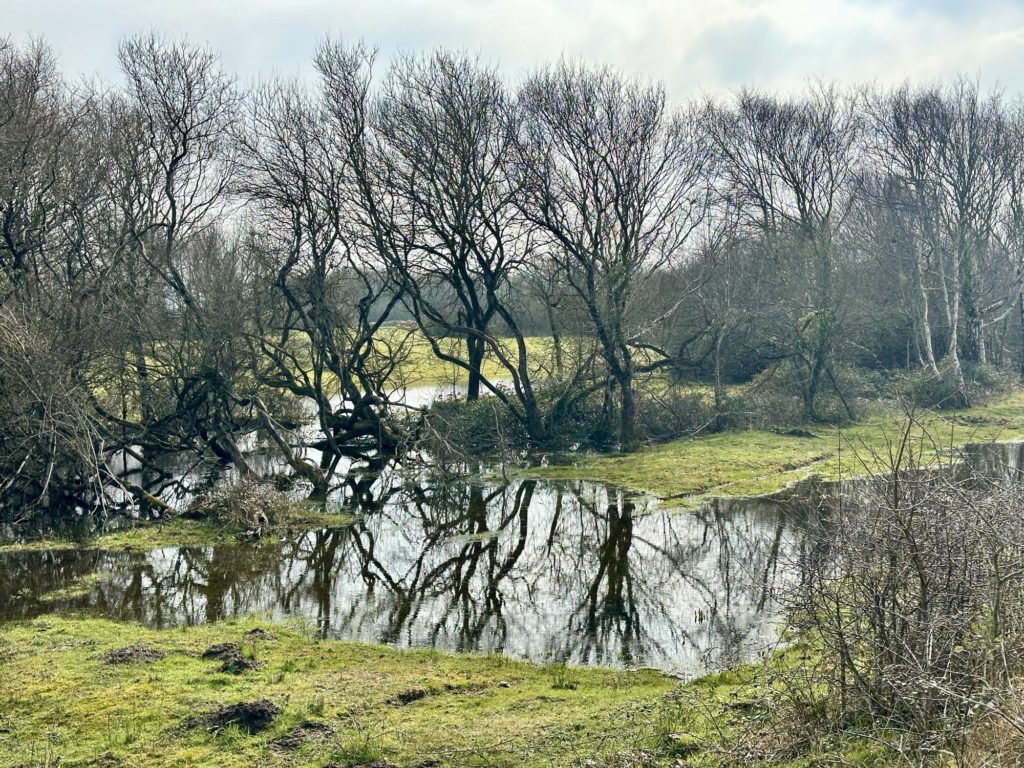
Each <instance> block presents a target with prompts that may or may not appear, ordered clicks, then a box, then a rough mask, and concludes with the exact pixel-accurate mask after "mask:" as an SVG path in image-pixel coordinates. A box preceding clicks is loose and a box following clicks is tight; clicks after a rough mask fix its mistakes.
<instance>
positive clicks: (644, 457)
mask: <svg viewBox="0 0 1024 768" xmlns="http://www.w3.org/2000/svg"><path fill="white" fill-rule="evenodd" d="M917 418H918V424H917V425H916V426H915V428H914V433H913V434H914V435H915V437H916V440H915V445H916V447H917V448H918V449H920V451H921V452H922V454H923V458H924V460H925V461H931V460H935V459H936V458H937V457H938V456H940V455H941V454H942V452H943V450H944V449H948V448H950V447H951V446H962V445H965V444H967V443H975V442H979V443H980V442H988V441H993V440H1014V439H1018V438H1021V437H1024V392H1021V391H1015V392H1013V393H1011V394H1008V395H1004V396H1001V397H999V398H997V399H995V400H993V401H992V402H991V403H989V404H987V405H982V406H977V407H974V408H968V409H964V410H960V411H943V412H925V413H920V414H917ZM904 423H905V417H904V415H903V414H902V413H900V412H898V411H896V410H883V411H880V412H877V413H875V414H873V415H872V416H871V417H870V418H866V419H865V420H864V421H862V422H860V423H856V424H851V425H848V426H843V427H838V428H837V427H830V426H826V425H820V424H808V425H804V427H803V429H804V430H805V431H807V432H809V433H811V434H812V435H813V436H812V437H796V436H792V435H787V434H780V433H777V432H770V431H766V430H757V429H753V430H733V431H728V432H721V433H717V434H711V435H705V436H700V437H695V438H685V439H681V440H675V441H673V442H670V443H665V444H663V445H657V446H652V447H648V448H644V449H641V450H639V451H636V452H635V453H631V454H625V455H590V456H585V457H582V458H581V460H579V461H577V462H576V463H574V464H572V465H564V466H563V465H552V466H547V467H539V468H535V469H530V470H527V472H528V473H529V474H532V475H534V476H542V477H548V478H553V479H585V480H597V481H602V482H607V483H611V484H613V485H618V486H621V487H624V488H629V489H632V490H636V491H641V492H645V493H652V494H655V495H657V496H659V497H661V498H663V499H674V500H678V501H679V502H680V503H681V504H683V505H689V504H697V503H699V502H700V501H702V500H704V499H707V498H709V497H713V496H752V495H759V494H765V493H771V492H774V491H778V490H780V489H782V488H784V487H786V486H787V485H790V484H792V483H794V482H796V481H799V480H803V479H806V478H808V477H811V476H812V475H813V476H818V477H821V478H823V479H837V478H839V477H848V476H851V475H862V474H866V473H868V472H870V471H876V470H880V469H884V468H885V465H886V463H887V461H888V446H889V445H890V444H891V443H892V442H893V441H894V440H897V439H898V438H899V436H900V431H901V429H902V427H903V424H904Z"/></svg>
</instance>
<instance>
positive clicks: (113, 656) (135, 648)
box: [101, 643, 167, 664]
mask: <svg viewBox="0 0 1024 768" xmlns="http://www.w3.org/2000/svg"><path fill="white" fill-rule="evenodd" d="M166 655H167V654H166V653H164V652H163V651H161V650H158V649H156V648H151V647H150V646H148V645H144V644H142V643H139V644H137V645H129V646H126V647H125V648H114V649H113V650H110V651H107V652H106V653H104V654H103V655H102V657H101V658H102V659H103V661H104V662H106V663H107V664H150V663H152V662H154V661H160V659H162V658H164V657H165V656H166Z"/></svg>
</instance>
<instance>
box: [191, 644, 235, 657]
mask: <svg viewBox="0 0 1024 768" xmlns="http://www.w3.org/2000/svg"><path fill="white" fill-rule="evenodd" d="M241 655H242V647H241V646H240V645H239V644H238V643H215V644H213V645H211V646H210V647H209V648H207V649H206V650H205V651H203V655H202V657H201V658H204V659H221V660H222V661H223V660H225V659H229V658H231V657H232V656H241Z"/></svg>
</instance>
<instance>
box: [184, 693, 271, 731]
mask: <svg viewBox="0 0 1024 768" xmlns="http://www.w3.org/2000/svg"><path fill="white" fill-rule="evenodd" d="M279 714H281V709H280V708H279V707H278V706H277V705H276V704H274V702H272V701H270V700H268V699H257V700H256V701H240V702H238V703H237V704H229V705H228V706H226V707H221V708H220V709H218V710H216V711H215V712H208V713H207V714H205V715H197V716H195V717H190V718H188V719H187V720H186V721H185V727H186V728H204V729H206V730H208V731H219V730H222V729H224V728H227V727H228V726H230V725H234V726H237V727H238V728H240V729H241V730H243V731H245V732H246V733H249V734H253V733H259V732H260V731H264V730H266V729H267V728H268V727H270V724H271V723H273V722H274V719H275V718H276V717H277V716H278V715H279Z"/></svg>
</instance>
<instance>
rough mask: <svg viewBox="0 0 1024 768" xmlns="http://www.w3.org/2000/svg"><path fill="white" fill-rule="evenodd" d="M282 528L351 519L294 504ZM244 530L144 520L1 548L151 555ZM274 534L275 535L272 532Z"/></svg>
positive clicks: (208, 523) (187, 521)
mask: <svg viewBox="0 0 1024 768" xmlns="http://www.w3.org/2000/svg"><path fill="white" fill-rule="evenodd" d="M289 510H290V511H289V512H288V514H287V516H286V517H285V519H283V520H282V521H281V522H280V523H278V526H277V527H278V528H280V529H299V530H301V529H314V528H338V527H340V526H344V525H348V524H349V523H350V522H351V517H350V516H348V515H344V514H337V513H330V512H322V511H319V510H318V508H317V507H316V506H313V505H308V506H307V505H300V504H294V505H291V506H290V507H289ZM240 532H241V531H240V528H239V527H238V525H237V524H235V523H232V522H219V521H217V520H214V519H198V520H193V519H186V518H181V517H178V518H173V519H162V520H161V519H158V520H152V521H140V522H138V523H136V524H135V525H134V526H132V527H130V528H125V529H123V530H118V531H111V532H110V533H104V534H101V535H99V536H95V537H92V538H90V539H86V540H84V541H74V540H71V539H31V540H28V541H24V542H13V543H9V544H3V545H0V554H3V553H5V552H19V551H20V552H23V551H32V550H38V551H57V550H62V549H106V550H115V551H128V552H149V551H152V550H154V549H158V548H160V547H172V546H173V547H205V546H212V545H214V544H217V543H220V542H223V541H225V540H230V539H233V538H234V537H235V536H236V534H238V533H240ZM271 535H272V532H271Z"/></svg>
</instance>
